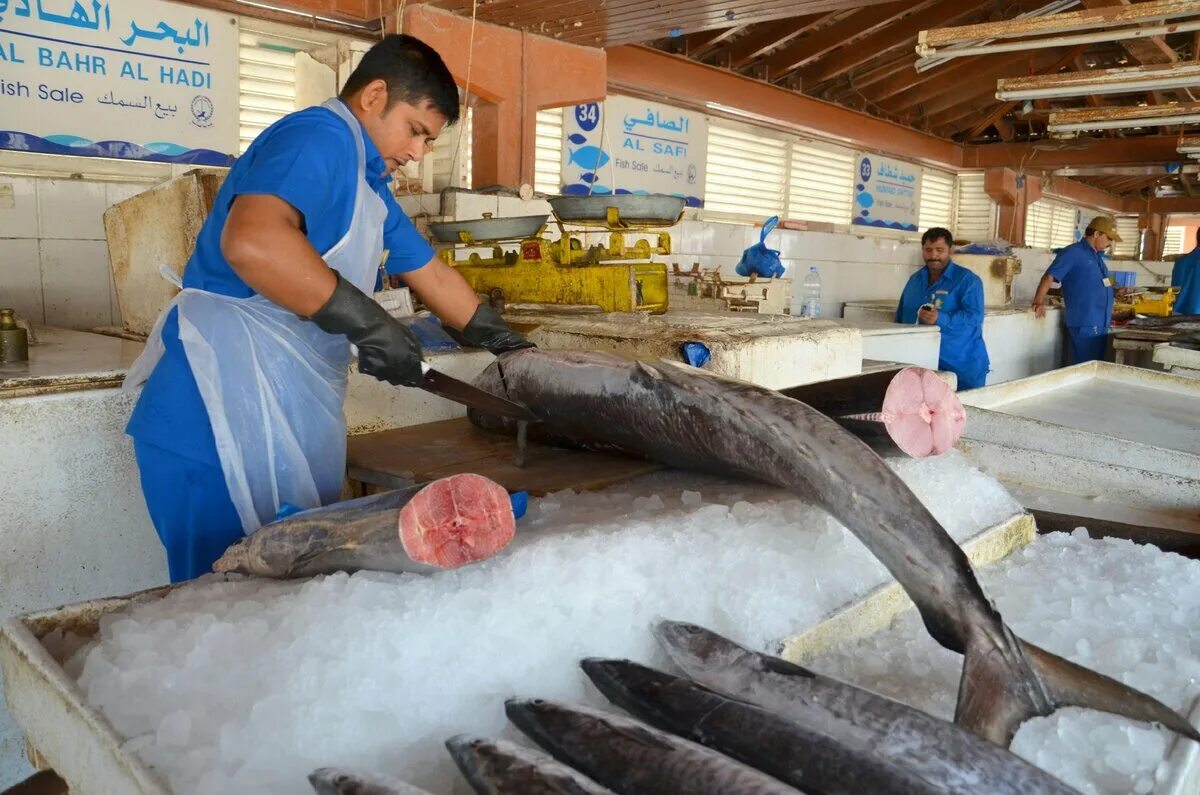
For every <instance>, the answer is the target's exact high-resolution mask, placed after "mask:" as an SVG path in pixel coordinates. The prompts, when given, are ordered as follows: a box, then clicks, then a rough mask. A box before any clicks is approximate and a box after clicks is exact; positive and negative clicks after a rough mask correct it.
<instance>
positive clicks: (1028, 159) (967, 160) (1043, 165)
mask: <svg viewBox="0 0 1200 795" xmlns="http://www.w3.org/2000/svg"><path fill="white" fill-rule="evenodd" d="M1178 143H1179V138H1178V137H1176V136H1174V135H1143V136H1138V137H1132V138H1123V139H1100V138H1080V139H1077V140H1075V141H1069V142H1055V141H1035V142H1033V143H1011V144H1006V143H991V144H977V145H971V146H966V147H965V148H964V150H963V166H962V167H963V168H992V167H996V166H1012V165H1013V164H1014V163H1024V164H1025V166H1026V168H1027V169H1054V168H1067V167H1070V166H1121V165H1145V164H1149V163H1178V162H1179V161H1180V155H1179V153H1178V152H1177V151H1175V147H1176V146H1177V145H1178Z"/></svg>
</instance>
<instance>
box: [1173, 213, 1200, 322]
mask: <svg viewBox="0 0 1200 795" xmlns="http://www.w3.org/2000/svg"><path fill="white" fill-rule="evenodd" d="M1171 286H1172V287H1178V288H1179V295H1177V296H1175V305H1174V308H1173V309H1172V310H1171V312H1172V314H1175V315H1200V229H1197V230H1196V247H1195V248H1194V249H1192V250H1191V251H1190V252H1188V253H1187V254H1184V255H1183V256H1182V257H1180V258H1179V259H1177V260H1175V266H1174V267H1173V268H1171Z"/></svg>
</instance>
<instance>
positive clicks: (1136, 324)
mask: <svg viewBox="0 0 1200 795" xmlns="http://www.w3.org/2000/svg"><path fill="white" fill-rule="evenodd" d="M1129 326H1130V328H1157V329H1166V330H1168V331H1200V315H1167V316H1166V317H1156V316H1154V315H1144V316H1142V317H1135V318H1134V319H1133V320H1130V321H1129Z"/></svg>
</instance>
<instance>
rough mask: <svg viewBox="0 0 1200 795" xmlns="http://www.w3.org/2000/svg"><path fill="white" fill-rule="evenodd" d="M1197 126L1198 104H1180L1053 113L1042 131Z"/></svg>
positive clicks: (1060, 131) (1199, 103) (1066, 131)
mask: <svg viewBox="0 0 1200 795" xmlns="http://www.w3.org/2000/svg"><path fill="white" fill-rule="evenodd" d="M1197 123H1200V102H1180V103H1178V104H1173V105H1148V106H1136V107H1119V108H1083V109H1081V110H1064V111H1057V112H1055V113H1051V114H1050V123H1049V124H1048V125H1047V126H1046V129H1047V130H1048V131H1049V132H1051V133H1074V132H1084V131H1086V130H1128V129H1131V128H1137V127H1160V126H1174V125H1178V124H1197Z"/></svg>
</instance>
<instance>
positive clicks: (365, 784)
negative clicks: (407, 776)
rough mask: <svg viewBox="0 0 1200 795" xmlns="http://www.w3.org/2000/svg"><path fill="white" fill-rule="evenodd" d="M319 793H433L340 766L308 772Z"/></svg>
mask: <svg viewBox="0 0 1200 795" xmlns="http://www.w3.org/2000/svg"><path fill="white" fill-rule="evenodd" d="M308 783H309V784H311V785H312V788H313V790H314V791H315V792H316V793H317V795H431V794H430V792H429V791H428V790H423V789H421V788H420V787H414V786H413V785H412V784H409V783H407V782H404V781H400V780H399V779H395V778H392V777H390V776H379V775H372V774H367V773H356V772H353V771H350V770H345V769H343V768H338V767H322V768H318V769H317V770H314V771H313V772H312V773H309V774H308Z"/></svg>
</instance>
